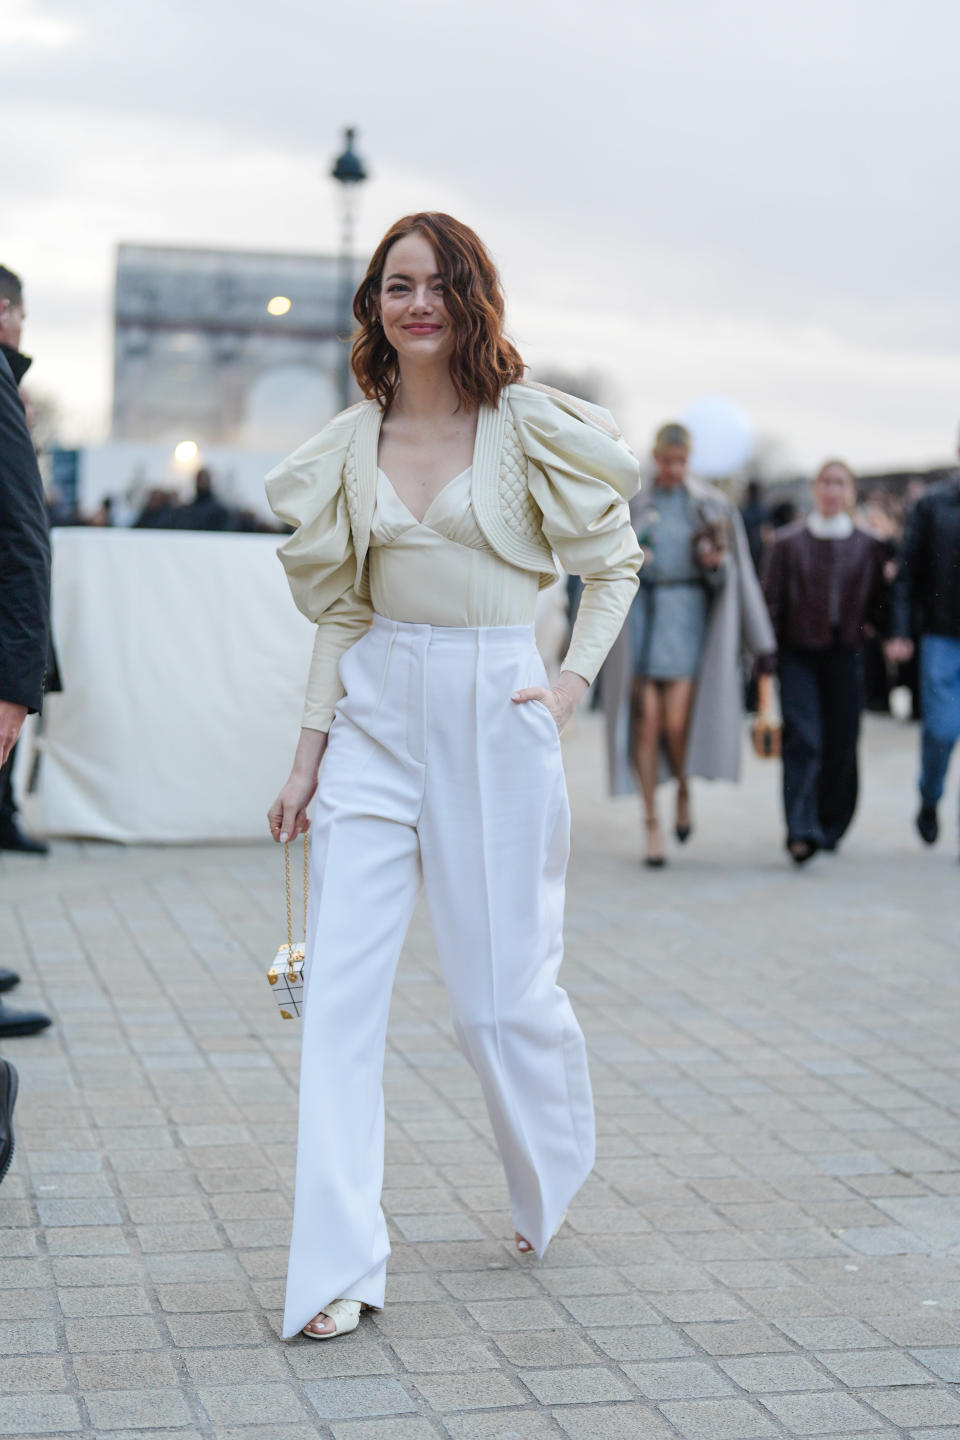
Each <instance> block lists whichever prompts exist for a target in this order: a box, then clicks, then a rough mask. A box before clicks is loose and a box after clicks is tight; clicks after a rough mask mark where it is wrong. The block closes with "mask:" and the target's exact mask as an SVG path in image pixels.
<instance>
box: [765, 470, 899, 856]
mask: <svg viewBox="0 0 960 1440" xmlns="http://www.w3.org/2000/svg"><path fill="white" fill-rule="evenodd" d="M855 501H856V481H855V480H854V476H853V472H852V471H851V469H850V467H849V466H848V465H845V464H844V463H843V461H841V460H830V461H828V462H827V463H826V464H825V465H824V466H822V468H821V470H820V473H819V474H818V475H817V477H816V479H815V480H814V482H813V502H814V509H813V511H812V512H811V514H810V515H808V516H807V518H806V520H801V521H798V522H797V523H796V524H794V525H790V526H788V527H787V528H786V529H785V530H781V531H780V532H779V534H778V535H777V537H776V539H775V541H774V543H773V545H772V546H771V548H770V550H769V551H768V552H767V560H766V566H765V568H764V579H763V591H764V595H765V596H766V600H767V605H768V607H769V610H770V616H771V619H772V620H773V626H774V630H775V631H776V636H777V645H778V649H779V665H780V707H781V710H782V711H783V808H784V811H785V813H786V820H787V849H788V850H789V852H790V854H791V855H792V856H793V858H794V860H795V861H796V862H797V864H798V865H802V864H804V863H805V862H806V861H807V860H809V859H811V857H812V856H813V855H815V854H816V852H817V851H818V850H835V849H836V848H837V845H838V844H839V843H840V840H841V839H842V837H843V836H844V834H845V833H846V831H847V828H848V827H849V825H850V822H851V820H852V819H853V813H854V810H855V809H856V805H857V791H858V784H859V781H858V768H857V740H858V738H859V733H860V712H861V710H862V709H863V699H864V686H863V656H862V648H861V647H862V643H863V639H864V635H865V634H866V633H867V631H868V629H870V628H872V629H873V630H874V631H877V630H880V629H881V628H882V627H883V624H884V614H883V612H884V609H885V602H886V598H887V591H888V586H887V581H886V580H885V578H884V564H885V561H886V559H887V552H886V550H885V548H884V545H883V544H882V542H881V541H880V540H879V539H877V538H876V537H874V536H872V535H868V534H867V533H866V531H864V530H858V529H857V528H856V527H855V525H854V523H853V519H852V511H853V506H854V503H855Z"/></svg>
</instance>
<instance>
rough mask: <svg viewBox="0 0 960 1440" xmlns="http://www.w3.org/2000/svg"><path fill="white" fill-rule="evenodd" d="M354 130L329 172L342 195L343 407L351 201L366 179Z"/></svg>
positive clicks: (343, 398)
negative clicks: (354, 144)
mask: <svg viewBox="0 0 960 1440" xmlns="http://www.w3.org/2000/svg"><path fill="white" fill-rule="evenodd" d="M356 133H357V132H356V130H354V129H353V128H352V127H350V128H348V129H346V130H344V132H343V139H344V147H343V153H342V154H341V155H338V156H337V159H336V161H335V162H334V166H333V169H332V170H331V171H330V174H331V175H332V176H333V178H334V180H336V181H337V183H338V184H339V186H340V193H341V195H342V197H343V229H342V232H341V240H340V297H339V299H340V303H339V306H338V313H337V329H338V330H339V331H340V333H341V337H342V339H343V342H344V348H343V355H342V357H341V365H340V403H341V405H342V406H343V408H344V409H346V407H347V406H348V405H349V404H350V350H349V346H348V345H347V343H346V342H347V339H348V337H349V335H350V331H351V328H352V315H353V311H352V302H353V221H354V200H355V197H356V192H357V187H358V186H359V185H362V184H363V182H364V180H366V178H367V172H366V170H365V169H364V165H363V161H362V160H361V159H360V157H359V155H358V154H357V153H356V151H355V150H354V148H353V142H354V139H355V137H356Z"/></svg>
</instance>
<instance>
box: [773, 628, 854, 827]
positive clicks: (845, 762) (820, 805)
mask: <svg viewBox="0 0 960 1440" xmlns="http://www.w3.org/2000/svg"><path fill="white" fill-rule="evenodd" d="M780 704H781V708H782V710H783V808H784V811H785V812H786V817H787V841H788V843H789V842H790V841H792V840H812V841H814V842H815V843H816V844H817V845H820V846H823V847H825V848H827V849H832V848H833V847H834V846H835V845H836V844H837V842H838V841H839V839H840V838H841V836H842V835H843V834H844V833H845V831H846V829H847V827H848V826H849V824H850V821H851V820H852V819H853V812H854V810H855V809H856V808H857V788H858V774H857V739H858V737H859V733H860V712H861V710H862V709H863V665H862V657H861V654H860V651H859V650H848V649H845V648H843V647H841V646H839V645H835V646H831V647H830V648H829V649H828V650H784V651H781V654H780Z"/></svg>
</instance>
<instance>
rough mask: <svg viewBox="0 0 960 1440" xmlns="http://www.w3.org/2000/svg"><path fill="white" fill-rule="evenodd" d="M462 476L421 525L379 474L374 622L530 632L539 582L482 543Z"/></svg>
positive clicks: (373, 544) (373, 531)
mask: <svg viewBox="0 0 960 1440" xmlns="http://www.w3.org/2000/svg"><path fill="white" fill-rule="evenodd" d="M471 475H472V472H471V471H470V470H465V471H464V472H463V474H462V475H458V476H457V477H456V479H454V480H451V481H450V482H449V484H447V485H446V486H445V487H444V488H443V489H442V490H441V491H440V493H439V495H437V497H436V499H435V500H434V501H433V503H432V504H431V505H430V508H429V509H428V510H427V512H426V514H425V515H424V517H423V520H422V521H418V520H417V519H416V518H415V517H414V516H413V515H412V514H411V513H410V511H409V510H408V509H407V507H406V505H405V504H404V503H403V501H402V500H401V499H400V497H399V495H398V494H397V492H396V490H395V489H394V488H393V486H392V485H391V483H390V481H389V480H388V478H387V476H386V475H384V473H383V471H381V472H380V475H379V477H378V482H377V504H376V509H375V510H374V512H373V521H372V523H371V525H370V598H371V600H372V601H373V608H374V610H376V612H377V614H378V615H384V616H386V618H387V619H388V620H407V621H409V622H411V623H412V624H414V625H468V626H477V625H529V624H531V623H532V621H533V616H534V611H535V609H536V604H537V590H538V583H537V576H536V574H534V573H532V572H531V571H529V570H519V569H518V568H517V567H516V565H508V564H507V563H506V561H505V560H501V559H500V556H499V555H497V554H496V553H495V551H493V550H492V549H491V548H490V546H489V545H488V544H487V542H486V540H485V539H484V537H483V535H482V534H481V532H480V527H479V526H478V525H477V521H476V517H475V516H474V513H473V506H472V504H471V503H470V481H471Z"/></svg>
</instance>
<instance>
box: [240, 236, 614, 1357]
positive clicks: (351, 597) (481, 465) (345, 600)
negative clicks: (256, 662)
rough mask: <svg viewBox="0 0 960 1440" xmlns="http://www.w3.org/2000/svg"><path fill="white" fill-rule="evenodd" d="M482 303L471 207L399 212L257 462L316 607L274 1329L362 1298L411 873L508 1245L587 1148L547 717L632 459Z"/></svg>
mask: <svg viewBox="0 0 960 1440" xmlns="http://www.w3.org/2000/svg"><path fill="white" fill-rule="evenodd" d="M503 309H504V306H503V296H502V293H501V290H500V283H499V279H498V276H497V272H496V270H495V268H494V266H493V263H492V261H491V259H490V257H489V255H488V254H487V251H486V250H485V249H484V246H483V245H482V243H481V242H480V240H479V239H478V238H477V236H476V235H475V234H474V233H473V232H472V231H471V230H469V229H468V228H467V227H466V226H465V225H462V224H460V223H459V222H458V221H456V220H454V219H452V218H451V217H450V216H448V215H441V214H432V213H427V214H417V215H410V216H408V217H406V218H405V219H403V220H400V221H398V222H397V224H396V225H394V226H393V227H392V228H391V229H390V230H389V231H388V233H387V234H386V235H385V236H384V238H383V240H382V241H381V242H380V244H379V245H378V246H377V249H376V251H375V252H374V255H373V258H372V259H371V261H370V265H369V268H368V270H367V273H366V275H365V277H364V279H363V282H362V283H361V285H360V288H359V290H358V291H357V294H356V297H355V299H354V314H355V316H356V319H357V321H358V325H359V329H358V331H357V334H356V336H355V338H354V342H353V353H352V363H353V371H354V374H355V376H356V378H357V382H358V384H359V386H360V389H361V391H362V392H363V394H364V395H365V396H366V397H367V398H366V399H365V400H364V401H362V402H361V403H360V404H358V405H355V406H353V407H352V408H351V409H349V410H346V411H344V412H343V413H342V414H340V415H337V416H336V417H335V418H334V419H333V420H331V421H330V423H329V424H328V425H327V426H326V428H325V429H324V430H322V431H321V432H320V434H319V435H317V436H315V437H314V438H313V439H312V440H308V441H307V443H306V444H305V445H303V446H301V448H300V449H299V450H297V451H295V452H294V454H293V455H291V456H290V457H289V459H287V460H285V461H284V462H283V463H282V464H281V465H279V466H278V467H277V468H276V469H275V470H273V471H272V472H271V474H270V475H269V476H268V477H267V489H268V494H269V497H270V503H271V505H272V506H273V509H274V511H275V512H276V514H277V515H278V516H279V517H280V519H281V520H284V521H286V522H287V523H288V524H290V525H293V526H295V527H296V530H295V533H294V534H293V535H292V536H291V537H290V538H289V539H288V540H287V541H286V542H285V543H284V544H283V545H282V546H281V547H280V558H281V560H282V561H283V564H284V567H285V569H286V572H287V576H288V579H289V582H290V587H291V590H292V592H293V597H294V600H295V601H296V604H297V605H298V606H299V608H300V609H301V610H302V611H303V612H304V613H305V614H306V615H307V616H309V618H310V619H311V620H313V621H315V622H316V627H317V629H316V639H315V645H314V652H313V660H312V664H311V668H310V674H309V678H308V682H307V697H306V703H305V707H304V713H303V720H302V725H303V728H302V730H301V732H300V741H299V744H298V746H297V752H296V757H295V760H294V764H293V769H292V771H291V774H290V777H289V779H288V780H287V782H286V784H285V785H284V787H283V789H282V790H281V792H280V794H279V796H278V797H277V800H276V801H275V803H274V805H273V806H272V807H271V810H270V813H269V821H270V828H271V833H272V835H273V837H274V839H275V840H278V841H285V840H287V839H293V838H294V837H295V836H296V835H298V834H300V833H302V832H304V831H305V830H306V829H307V827H308V825H309V824H310V822H309V821H308V819H307V806H308V805H309V804H310V802H311V800H312V799H313V797H314V794H316V806H315V811H314V816H313V831H312V833H313V855H312V869H313V874H312V883H311V904H310V913H309V916H308V924H307V963H306V980H305V995H304V1007H303V1026H304V1030H303V1050H302V1059H301V1074H300V1125H299V1137H298V1152H297V1178H296V1195H295V1205H294V1221H293V1234H292V1240H291V1250H290V1262H289V1269H288V1278H287V1296H286V1311H285V1316H284V1326H283V1333H284V1335H285V1336H292V1335H295V1334H296V1333H297V1332H298V1331H302V1332H303V1333H304V1334H305V1335H308V1336H310V1337H311V1338H313V1339H326V1338H328V1337H330V1336H333V1335H337V1334H343V1333H345V1332H346V1331H348V1330H352V1329H354V1328H355V1326H356V1325H357V1323H358V1318H359V1313H360V1309H361V1307H362V1306H372V1307H375V1308H379V1307H380V1306H382V1305H383V1300H384V1284H385V1276H386V1261H387V1256H388V1255H389V1244H388V1241H387V1228H386V1224H385V1221H384V1217H383V1212H382V1210H381V1208H380V1191H381V1187H382V1178H383V1095H382V1089H381V1085H382V1070H383V1054H384V1044H385V1036H386V1027H387V1012H388V1008H389V1003H390V991H391V987H392V984H393V976H394V971H395V968H396V964H397V960H398V957H399V954H400V949H401V946H402V943H403V939H404V935H405V933H406V929H407V925H408V923H409V920H410V915H411V912H412V909H413V905H414V901H415V899H416V896H417V892H418V889H419V885H420V881H421V879H422V880H423V883H424V887H425V889H426V894H427V900H428V903H429V908H430V915H431V920H432V924H433V930H434V934H435V937H436V942H437V948H438V951H439V955H440V959H441V962H442V965H443V971H444V978H445V982H446V986H447V990H448V993H449V997H450V1003H451V1008H452V1011H453V1019H454V1026H455V1029H456V1034H457V1039H458V1041H459V1043H460V1045H461V1047H462V1049H463V1051H464V1053H465V1055H466V1057H467V1059H468V1060H469V1062H470V1064H471V1065H472V1066H473V1068H474V1070H475V1071H476V1072H477V1075H478V1077H479V1080H480V1084H481V1087H482V1090H483V1094H484V1098H485V1100H486V1104H487V1108H488V1111H489V1114H490V1121H491V1125H492V1128H493V1132H494V1135H495V1138H496V1141H497V1145H498V1147H499V1150H500V1154H501V1157H502V1160H503V1164H504V1168H505V1170H506V1176H507V1185H508V1190H509V1196H510V1205H511V1210H512V1213H513V1221H514V1225H515V1227H516V1243H517V1246H518V1248H519V1249H520V1250H521V1251H525V1252H526V1251H535V1252H536V1253H537V1254H538V1255H542V1254H543V1252H544V1250H545V1249H546V1247H547V1244H548V1243H549V1241H550V1238H551V1236H552V1235H553V1234H554V1232H555V1230H556V1229H557V1228H558V1227H559V1225H560V1223H561V1221H562V1218H563V1214H564V1212H565V1210H566V1207H567V1205H568V1204H569V1202H570V1200H571V1199H572V1198H573V1196H574V1195H575V1194H576V1192H577V1190H578V1189H579V1188H580V1186H581V1185H582V1184H583V1182H584V1180H585V1179H586V1177H587V1175H588V1174H589V1172H590V1169H591V1167H592V1164H593V1154H594V1130H593V1105H592V1100H591V1094H590V1082H589V1077H588V1073H587V1062H586V1050H585V1045H584V1040H583V1036H582V1034H581V1032H580V1028H579V1026H578V1024H577V1022H576V1019H575V1017H574V1014H573V1011H572V1009H571V1006H570V1002H569V1000H568V999H567V996H566V994H565V992H564V991H563V990H562V989H561V988H560V987H559V986H558V985H557V983H556V977H557V971H558V969H559V965H560V961H561V958H562V952H563V934H562V928H563V895H564V874H565V868H566V861H567V852H568V831H569V810H568V806H567V797H566V787H565V783H564V777H563V766H562V761H561V753H560V738H559V737H560V731H561V730H562V729H563V727H564V725H565V724H566V722H567V721H568V720H569V718H570V716H571V715H572V713H573V710H574V708H575V707H576V705H577V702H578V701H579V700H580V699H581V697H582V696H583V694H584V692H585V691H586V689H587V687H588V685H589V684H590V682H591V681H592V680H593V678H594V676H595V675H596V673H597V671H598V670H599V668H600V664H601V662H602V661H603V659H604V656H605V655H606V653H607V650H608V649H609V647H610V645H611V644H612V642H613V640H614V638H615V636H616V634H617V632H618V631H619V629H620V627H621V625H622V623H623V620H624V617H625V615H626V613H627V610H628V608H629V605H630V601H631V599H632V597H633V594H634V592H635V590H636V585H637V570H638V568H639V562H640V551H639V546H638V544H637V541H636V536H635V534H634V531H633V528H632V526H631V523H630V515H629V511H628V508H627V501H628V499H629V497H630V496H631V495H632V494H633V492H634V490H635V489H636V487H637V474H638V466H637V462H636V461H635V459H634V457H633V455H632V454H631V453H630V451H629V450H628V448H627V446H626V445H625V444H624V442H623V441H622V439H621V438H620V435H619V432H618V431H617V429H616V427H615V425H614V424H613V421H612V419H611V417H610V416H609V415H608V414H607V413H606V412H604V411H599V410H596V409H595V408H593V407H590V406H588V405H586V404H584V403H583V402H581V401H579V400H575V399H572V398H571V397H569V396H566V395H562V394H560V393H559V392H556V391H549V390H546V389H544V388H542V387H538V386H534V385H530V384H527V383H525V382H524V380H523V369H524V367H523V362H522V361H521V359H520V356H519V355H518V353H517V351H516V350H515V349H514V347H513V345H512V344H511V343H510V342H509V340H508V339H507V338H506V336H505V335H504V332H503ZM554 552H556V554H557V555H558V556H559V558H560V560H561V562H562V564H563V566H564V568H565V569H566V570H568V571H571V572H574V573H577V574H580V575H582V576H583V577H584V581H585V588H584V596H583V600H582V601H581V604H580V609H579V612H578V616H577V621H576V625H575V627H574V631H573V636H572V638H571V643H570V648H569V651H568V653H567V656H566V659H565V661H564V664H563V667H562V672H561V674H560V677H559V679H558V681H557V683H556V684H555V685H554V686H552V687H551V686H550V685H549V684H548V682H547V676H546V672H545V670H544V667H543V662H542V661H541V659H540V657H539V655H538V654H537V650H536V646H535V643H534V638H533V624H532V621H533V615H534V606H535V602H536V598H537V592H538V590H539V589H540V588H541V587H543V586H544V585H549V584H552V583H553V581H554V580H555V578H556V568H555V565H554V559H553V555H554ZM321 762H322V763H321Z"/></svg>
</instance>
